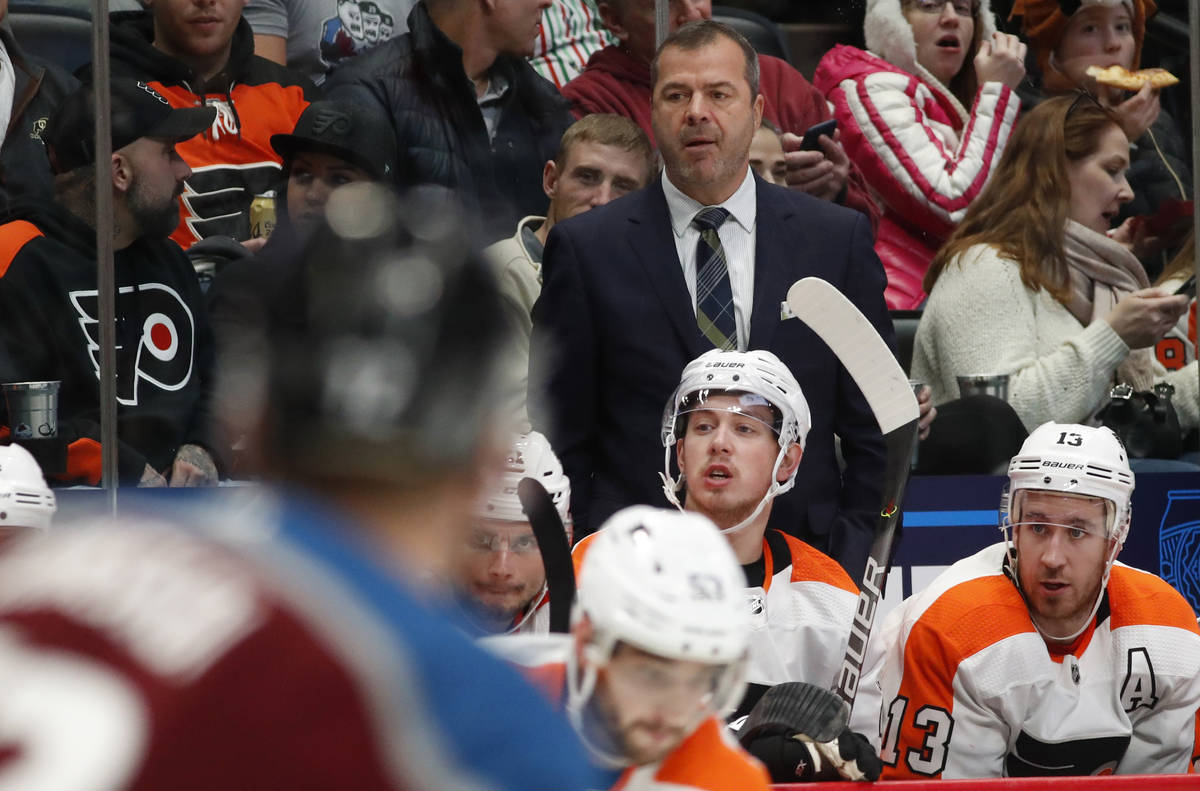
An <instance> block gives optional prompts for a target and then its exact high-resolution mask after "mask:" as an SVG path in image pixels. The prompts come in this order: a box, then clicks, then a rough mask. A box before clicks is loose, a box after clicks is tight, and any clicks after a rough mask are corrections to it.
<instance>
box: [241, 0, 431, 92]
mask: <svg viewBox="0 0 1200 791" xmlns="http://www.w3.org/2000/svg"><path fill="white" fill-rule="evenodd" d="M414 5H416V0H363V1H362V2H360V0H249V2H248V3H247V4H246V10H245V12H244V16H245V17H246V21H247V22H249V23H250V27H251V29H252V30H253V31H254V53H255V54H256V55H260V56H262V57H264V58H266V59H267V60H270V61H274V62H275V63H278V64H279V65H281V66H287V67H288V68H290V69H292V70H293V71H296V72H299V73H301V74H304V75H305V76H307V77H308V78H309V79H310V80H312V81H313V83H315V84H317V85H320V84H321V83H323V82H325V78H326V77H327V76H328V74H329V72H330V71H332V70H333V69H334V67H336V66H337V65H338V64H340V63H342V62H343V61H345V60H348V59H350V58H352V57H354V56H355V55H361V54H362V53H363V52H365V51H366V50H367V49H369V48H371V47H373V46H375V45H377V44H382V43H383V42H384V41H387V40H388V39H390V38H392V37H393V36H398V35H400V34H401V33H404V32H405V31H406V30H407V29H408V28H407V27H406V26H405V25H406V21H405V20H407V19H408V14H409V12H411V11H412V8H413V6H414ZM368 11H369V12H371V13H367V12H368ZM368 18H369V19H368ZM389 20H390V21H389ZM368 21H371V22H373V24H371V25H368V24H367V23H368Z"/></svg>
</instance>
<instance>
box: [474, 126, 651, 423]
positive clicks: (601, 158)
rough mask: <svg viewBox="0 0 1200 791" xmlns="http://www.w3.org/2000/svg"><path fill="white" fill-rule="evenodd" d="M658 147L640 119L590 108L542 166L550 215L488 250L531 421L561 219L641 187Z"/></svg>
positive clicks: (519, 397) (518, 389) (520, 409)
mask: <svg viewBox="0 0 1200 791" xmlns="http://www.w3.org/2000/svg"><path fill="white" fill-rule="evenodd" d="M654 168H655V158H654V151H653V150H651V148H650V141H649V140H647V139H646V136H645V135H644V134H642V130H641V129H639V128H638V127H637V124H635V123H633V122H632V121H630V120H629V119H628V118H623V117H621V116H619V115H612V114H609V113H597V114H595V115H588V116H584V117H583V118H581V119H580V120H578V121H576V122H575V123H574V124H572V125H571V127H570V128H569V129H568V130H567V131H566V132H565V133H564V134H563V137H562V143H561V144H560V145H559V147H558V154H557V155H556V156H555V158H554V159H551V160H549V161H548V162H546V166H545V169H544V170H543V171H542V187H543V189H545V191H546V195H547V197H549V198H550V207H549V208H548V209H547V212H546V216H545V217H536V216H535V217H526V218H525V219H523V220H521V222H520V223H519V224H518V225H517V232H516V233H515V234H513V236H512V237H511V238H509V239H502V240H500V241H499V242H496V243H495V244H493V245H491V246H490V247H488V248H487V249H486V250H485V251H484V255H485V256H486V257H487V259H488V260H489V262H490V263H491V265H492V268H493V271H494V272H495V273H496V278H497V280H498V281H499V283H500V295H501V297H502V298H503V300H504V306H505V311H504V313H505V316H506V317H507V318H508V320H509V324H510V325H511V326H512V328H513V331H514V344H515V346H514V350H513V351H514V354H513V359H512V371H513V386H514V388H515V393H516V395H515V396H514V397H515V399H516V403H514V405H513V408H514V411H515V412H516V413H517V415H518V420H519V421H520V422H522V423H526V424H527V423H528V420H529V419H528V417H527V416H526V408H525V398H526V393H527V390H528V378H529V335H530V333H531V332H532V330H533V320H532V319H531V318H530V313H531V311H532V310H533V303H534V302H535V301H536V300H537V298H538V294H540V293H541V291H542V252H543V250H544V249H545V244H546V237H547V236H548V235H549V233H550V229H551V228H553V227H554V225H555V223H557V222H559V221H561V220H565V219H567V218H568V217H574V216H575V215H576V214H582V213H583V212H585V211H588V210H589V209H593V208H595V207H597V206H603V205H604V204H606V203H608V202H609V201H611V200H615V199H616V198H619V197H621V196H622V195H626V194H628V193H630V192H633V191H635V190H640V189H641V188H642V187H644V186H646V185H647V184H648V183H649V182H650V178H651V176H652V175H653V174H654Z"/></svg>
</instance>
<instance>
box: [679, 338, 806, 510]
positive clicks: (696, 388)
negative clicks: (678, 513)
mask: <svg viewBox="0 0 1200 791" xmlns="http://www.w3.org/2000/svg"><path fill="white" fill-rule="evenodd" d="M730 394H735V395H736V394H741V395H742V396H743V402H744V403H743V404H742V405H741V406H763V405H766V406H770V407H772V408H773V409H774V411H775V413H776V420H775V423H774V425H772V426H771V429H772V430H773V431H774V432H775V434H776V435H777V437H778V439H779V455H778V456H776V457H775V467H774V468H773V469H772V470H771V487H770V488H769V489H768V490H767V493H766V494H765V495H764V496H763V499H762V500H761V501H759V504H758V507H757V508H755V509H754V513H752V514H750V516H748V517H747V518H746V519H744V520H743V521H742V522H740V523H739V524H736V525H734V526H732V527H728V528H725V529H724V530H723V531H722V532H725V533H734V532H737V531H738V530H741V529H742V528H743V527H745V526H746V525H748V524H750V522H752V521H754V519H756V518H757V517H758V515H759V514H760V513H762V509H763V508H765V507H766V505H767V503H768V502H770V501H771V500H773V499H774V498H775V497H778V496H779V495H781V494H783V493H784V492H786V491H788V490H789V489H791V488H792V486H793V485H794V484H795V482H796V471H795V470H793V471H792V474H791V476H789V477H788V479H787V480H786V481H784V482H783V483H780V482H779V480H778V474H779V467H780V465H782V464H783V461H784V455H785V454H786V453H787V450H788V448H790V447H791V445H792V443H798V444H799V445H800V447H801V449H803V448H804V443H805V440H807V438H808V430H809V429H810V428H811V427H812V415H811V414H810V413H809V411H808V401H807V400H805V398H804V393H803V391H801V390H800V385H799V383H798V382H797V381H796V378H795V377H794V376H792V372H791V371H789V370H788V367H787V366H786V365H784V364H783V362H782V361H781V360H780V359H779V358H778V357H776V356H775V355H774V354H772V353H771V352H768V351H762V350H755V351H749V352H738V351H723V350H720V349H712V350H710V351H707V352H705V353H704V354H702V355H700V356H699V357H697V358H696V359H695V360H692V361H691V362H690V363H688V364H687V367H685V368H684V369H683V376H682V377H680V381H679V387H677V388H675V392H674V393H673V394H672V395H671V400H670V401H668V402H667V405H666V408H665V409H664V410H663V419H662V443H663V448H664V450H663V473H662V476H661V477H662V481H663V493H664V494H666V496H667V499H668V500H669V501H670V502H671V503H672V504H674V505H675V507H676V508H680V509H682V508H683V506H682V505H681V504H680V502H679V497H678V492H679V490H680V489H682V488H683V484H684V476H683V471H682V470H680V472H679V477H678V478H675V479H672V478H671V446H672V445H674V444H675V443H676V442H678V441H679V440H680V439H682V437H683V435H684V432H685V430H686V428H687V421H686V420H680V417H682V416H684V415H687V414H689V413H691V412H697V411H700V410H703V409H711V407H708V406H706V405H705V404H706V402H707V400H708V398H709V397H710V396H714V395H730ZM730 409H731V410H732V411H737V410H738V407H732V408H730Z"/></svg>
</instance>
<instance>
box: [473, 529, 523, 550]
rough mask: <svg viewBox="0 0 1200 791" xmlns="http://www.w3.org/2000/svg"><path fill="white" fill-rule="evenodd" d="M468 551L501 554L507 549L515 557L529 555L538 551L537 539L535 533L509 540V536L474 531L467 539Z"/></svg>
mask: <svg viewBox="0 0 1200 791" xmlns="http://www.w3.org/2000/svg"><path fill="white" fill-rule="evenodd" d="M465 541H466V546H467V549H469V550H470V551H472V552H479V553H481V554H482V553H485V552H499V551H500V550H501V549H502V548H507V549H508V551H509V552H512V553H513V554H514V555H529V554H532V553H534V552H537V551H538V542H537V538H536V537H535V536H534V535H533V533H526V534H525V535H523V536H517V537H516V538H509V537H508V536H501V535H496V534H495V533H485V532H483V531H482V530H472V531H471V532H470V533H468V534H467V537H466V539H465Z"/></svg>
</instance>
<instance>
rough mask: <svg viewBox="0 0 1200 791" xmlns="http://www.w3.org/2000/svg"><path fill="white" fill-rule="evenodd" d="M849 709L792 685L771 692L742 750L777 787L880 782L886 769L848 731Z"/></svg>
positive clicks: (819, 691) (818, 691) (747, 729)
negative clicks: (829, 781) (792, 784)
mask: <svg viewBox="0 0 1200 791" xmlns="http://www.w3.org/2000/svg"><path fill="white" fill-rule="evenodd" d="M849 716H850V713H849V711H848V709H847V707H846V704H845V703H844V702H843V701H842V699H841V698H839V697H838V696H837V695H836V694H834V693H833V692H832V691H830V690H828V689H823V688H821V687H818V686H815V685H813V684H806V683H804V682H800V681H789V682H785V683H783V684H777V685H775V686H774V687H771V689H769V690H767V692H766V694H765V695H763V697H762V699H761V700H759V702H758V704H757V705H755V707H754V708H753V709H752V710H751V712H750V714H749V716H748V717H747V718H746V722H745V724H744V725H743V726H742V728H741V732H740V738H741V743H742V747H744V748H745V749H746V751H747V752H749V753H750V754H751V755H753V756H754V757H755V758H757V759H758V760H759V761H762V763H763V765H764V766H766V767H767V771H768V772H769V773H770V775H771V781H772V782H774V783H794V782H797V781H800V782H808V781H813V780H877V779H879V773H880V772H881V771H882V769H883V763H882V762H881V761H880V760H879V757H878V756H877V755H876V754H875V751H874V750H873V749H872V748H871V745H870V743H869V742H868V741H867V740H866V738H864V737H863V736H861V735H859V734H857V733H854V732H852V731H851V730H850V729H849V728H848V727H847V722H848V720H849Z"/></svg>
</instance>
